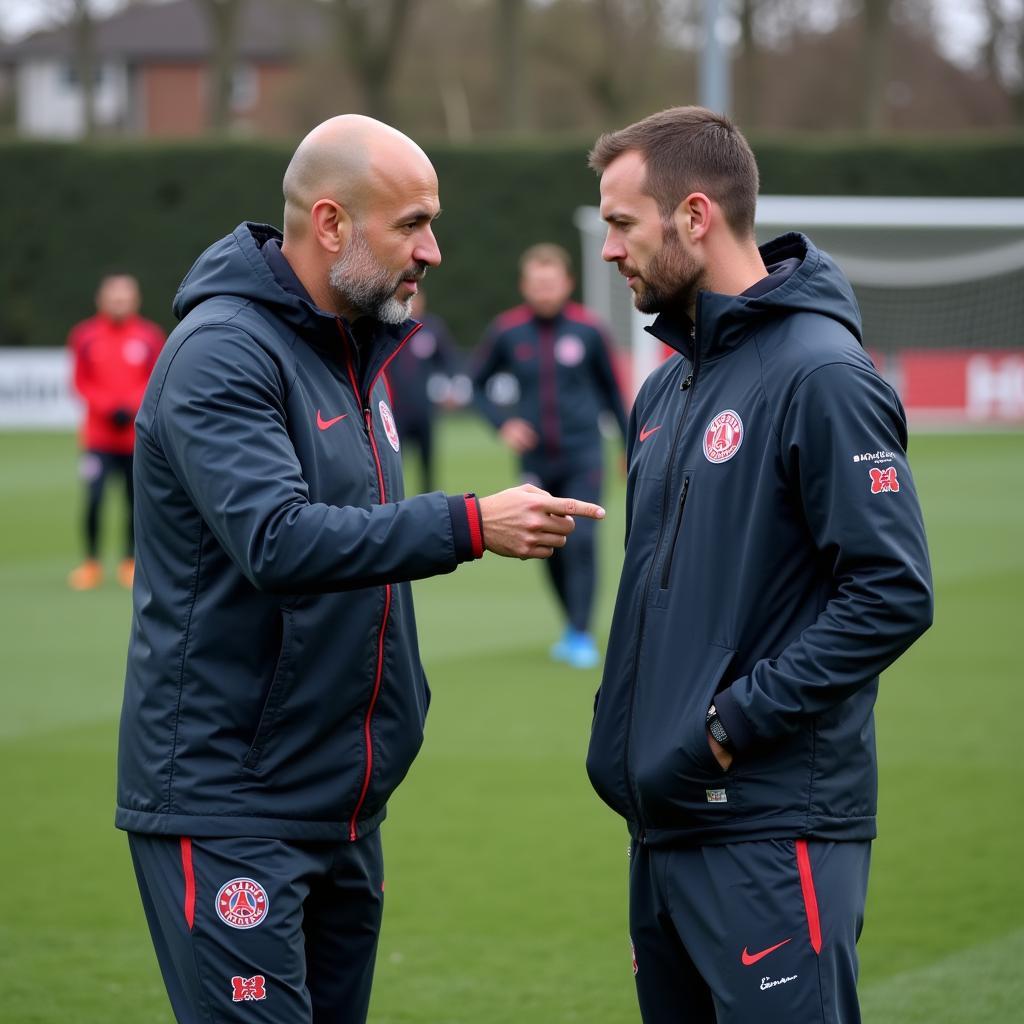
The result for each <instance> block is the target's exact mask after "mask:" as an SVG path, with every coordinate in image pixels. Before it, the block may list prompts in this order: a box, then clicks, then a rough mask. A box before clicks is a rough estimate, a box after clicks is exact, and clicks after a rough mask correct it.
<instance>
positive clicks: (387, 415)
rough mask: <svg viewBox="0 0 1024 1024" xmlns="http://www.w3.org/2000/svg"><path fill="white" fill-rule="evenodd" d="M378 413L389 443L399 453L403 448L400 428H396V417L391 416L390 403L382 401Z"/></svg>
mask: <svg viewBox="0 0 1024 1024" xmlns="http://www.w3.org/2000/svg"><path fill="white" fill-rule="evenodd" d="M377 411H378V412H379V413H380V421H381V423H382V424H383V425H384V433H385V434H387V436H388V443H389V444H390V445H391V447H392V448H394V449H395V451H396V452H397V451H398V449H399V448H401V447H402V443H401V441H399V440H398V427H396V426H395V417H394V416H392V415H391V410H390V409H389V408H388V403H387V402H385V401H384V399H383V398H382V399H381V400H380V405H378V406H377Z"/></svg>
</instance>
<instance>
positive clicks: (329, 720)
mask: <svg viewBox="0 0 1024 1024" xmlns="http://www.w3.org/2000/svg"><path fill="white" fill-rule="evenodd" d="M280 237H281V236H280V234H279V233H278V232H277V231H275V230H274V229H273V228H270V227H267V226H265V225H257V224H242V225H241V226H239V227H238V228H237V229H236V230H235V231H234V233H233V234H232V235H229V236H228V237H227V238H224V239H222V240H221V241H219V242H217V243H216V244H214V245H213V246H211V247H210V248H209V249H208V250H207V251H206V252H205V253H204V254H203V255H202V256H201V257H200V258H199V260H198V261H197V262H196V264H195V265H194V266H193V267H192V269H191V270H190V271H189V274H188V276H187V277H186V278H185V280H184V282H183V283H182V285H181V288H180V289H179V291H178V294H177V297H176V298H175V302H174V312H175V315H176V316H177V317H178V318H179V320H180V323H179V325H178V326H177V328H176V329H175V330H174V331H173V333H172V334H171V336H170V338H169V339H168V342H167V345H166V346H165V348H164V350H163V353H162V354H161V357H160V359H159V361H158V363H157V365H156V368H155V370H154V373H153V376H152V378H151V380H150V384H149V387H148V389H147V391H146V395H145V398H144V400H143V403H142V408H141V410H140V412H139V416H138V419H137V422H136V429H137V434H138V437H137V443H136V455H135V495H136V497H135V516H136V535H137V552H136V572H135V587H134V611H133V617H132V627H131V641H130V647H129V651H128V668H127V676H126V681H125V695H124V705H123V711H122V716H121V733H120V746H119V753H118V798H117V802H118V807H117V814H116V823H117V825H118V826H119V827H121V828H123V829H127V830H131V831H136V832H150V833H167V834H172V835H188V836H204V835H206V836H233V835H241V836H270V837H275V836H279V837H283V838H292V839H339V838H348V839H356V838H358V837H359V836H362V835H364V834H366V833H367V832H369V831H371V830H372V829H374V828H375V827H376V826H377V825H378V824H379V822H380V821H381V819H382V818H383V816H384V813H385V805H386V802H387V799H388V797H389V796H390V794H391V792H392V791H393V790H394V788H395V787H396V786H397V785H398V783H399V782H400V781H401V779H402V778H403V776H404V775H405V774H406V771H407V770H408V768H409V765H410V763H411V762H412V760H413V758H414V756H415V755H416V752H417V750H418V749H419V747H420V743H421V740H422V729H423V722H424V717H425V715H426V712H427V705H428V703H429V690H428V687H427V681H426V678H425V676H424V673H423V668H422V666H421V663H420V658H419V653H418V647H417V639H416V624H415V620H414V616H413V606H412V595H411V592H410V588H409V585H408V582H407V581H409V580H413V579H419V578H422V577H426V576H432V575H435V574H438V573H445V572H450V571H452V570H453V569H454V568H455V567H456V566H457V565H458V564H459V562H461V561H464V560H467V559H470V558H473V557H478V556H479V555H480V554H482V551H483V544H482V534H481V530H480V519H479V508H478V505H477V502H476V499H475V498H474V497H473V496H472V495H456V496H446V495H444V494H441V493H433V494H424V495H419V496H416V497H414V498H410V499H408V500H403V498H402V467H401V457H400V454H399V449H400V444H401V442H400V438H399V436H398V433H397V430H396V427H395V422H394V417H393V415H392V413H391V410H390V407H389V403H388V398H387V392H386V389H385V385H384V380H383V372H384V370H385V368H386V366H387V364H388V362H389V360H391V359H392V358H393V357H394V355H395V353H396V352H397V351H398V350H399V348H400V346H401V345H402V344H403V343H404V341H405V340H406V339H407V338H408V337H409V336H410V335H411V334H413V333H414V332H415V330H416V329H417V325H415V324H414V323H412V322H408V323H406V324H404V325H402V327H401V328H397V329H391V328H384V327H383V326H382V325H379V324H372V323H370V324H368V322H367V321H363V320H361V321H358V322H357V323H356V325H355V331H353V329H351V328H350V326H349V325H348V324H347V323H346V322H345V321H343V320H341V319H340V318H337V317H335V316H333V315H331V314H328V313H325V312H323V311H322V310H319V309H318V308H317V307H316V306H315V305H313V303H312V301H311V300H310V299H309V296H308V295H307V294H306V292H305V290H304V289H303V288H302V286H301V284H300V283H299V282H298V279H297V278H296V277H295V276H294V274H293V273H292V272H291V270H290V268H289V267H288V264H287V261H286V260H285V259H284V257H283V256H282V254H281V252H280V249H279V240H280ZM274 268H276V269H274ZM366 326H369V327H370V329H369V330H364V329H363V328H365V327H366ZM356 335H358V341H357V339H356Z"/></svg>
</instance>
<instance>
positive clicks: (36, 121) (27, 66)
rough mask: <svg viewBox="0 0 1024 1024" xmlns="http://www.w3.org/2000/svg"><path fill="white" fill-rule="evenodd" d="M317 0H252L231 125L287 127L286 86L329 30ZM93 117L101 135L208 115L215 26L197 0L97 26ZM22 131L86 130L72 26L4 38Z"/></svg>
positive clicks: (250, 129) (3, 63) (3, 55)
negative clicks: (299, 63)
mask: <svg viewBox="0 0 1024 1024" xmlns="http://www.w3.org/2000/svg"><path fill="white" fill-rule="evenodd" d="M325 22H326V16H325V14H324V12H323V10H322V8H320V7H319V6H318V5H317V4H316V3H315V2H309V0H245V2H244V3H243V4H242V7H241V13H240V18H239V32H238V42H237V62H236V66H235V73H234V91H233V96H232V104H231V109H232V125H231V128H232V132H235V133H238V134H243V135H245V134H248V135H261V136H267V135H271V136H272V135H287V134H289V132H290V129H291V128H292V126H291V125H290V123H289V117H288V111H287V94H288V89H289V86H290V84H291V82H292V81H293V79H294V76H295V74H296V63H297V61H298V59H299V58H300V56H301V55H302V54H303V52H304V51H306V50H307V49H309V48H311V47H313V46H315V45H316V43H317V41H318V40H320V39H322V38H323V34H324V32H325V31H327V29H328V25H327V24H326V23H325ZM93 38H94V42H93V51H94V60H95V65H96V72H95V74H96V79H95V100H94V104H95V116H96V124H97V128H98V131H99V132H100V133H101V134H103V135H129V136H145V137H152V138H189V137H195V136H199V135H203V134H204V133H205V132H206V131H207V128H208V124H209V88H210V82H211V69H210V66H209V63H210V53H211V50H212V46H211V31H210V26H209V23H208V21H207V16H206V13H205V11H204V10H203V5H202V4H201V3H200V2H199V0H167V2H156V3H137V4H132V5H130V6H128V7H126V8H124V9H123V10H121V11H119V12H117V13H116V14H113V15H111V16H110V17H108V18H105V19H97V20H96V22H95V29H94V37H93ZM0 68H2V69H5V70H6V72H7V78H8V82H9V83H10V85H11V87H12V88H13V90H14V95H15V112H16V129H17V131H18V133H19V134H21V135H23V136H32V137H37V138H40V137H41V138H65V139H74V138H78V137H80V136H81V135H82V134H84V122H85V117H84V110H83V100H82V90H81V88H80V85H79V79H78V71H77V67H76V60H75V47H74V36H73V30H72V29H71V28H70V27H67V26H64V27H60V28H55V29H49V30H46V31H40V32H35V33H33V34H32V35H29V36H27V37H25V38H24V39H22V40H20V41H19V42H17V43H12V44H9V45H6V46H2V47H0Z"/></svg>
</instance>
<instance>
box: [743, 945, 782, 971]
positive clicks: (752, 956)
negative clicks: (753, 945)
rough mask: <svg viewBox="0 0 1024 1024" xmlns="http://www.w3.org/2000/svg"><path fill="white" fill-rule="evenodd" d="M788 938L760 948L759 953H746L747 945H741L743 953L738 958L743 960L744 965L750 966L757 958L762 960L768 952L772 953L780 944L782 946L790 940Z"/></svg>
mask: <svg viewBox="0 0 1024 1024" xmlns="http://www.w3.org/2000/svg"><path fill="white" fill-rule="evenodd" d="M792 941H793V940H792V939H791V938H790V939H783V940H782V941H781V942H776V943H775V945H774V946H769V947H768V948H767V949H762V950H761V952H760V953H748V952H747V947H746V946H744V947H743V953H742V955H741V956H740V959H741V960H742V961H743V966H744V967H750V966H752V965H753V964H756V963H757V961H758V960H763V959H764V958H765V957H766V956H767V955H768V954H769V953H774V952H775V950H777V949H778V948H779V947H780V946H784V945H785V944H786V943H787V942H792Z"/></svg>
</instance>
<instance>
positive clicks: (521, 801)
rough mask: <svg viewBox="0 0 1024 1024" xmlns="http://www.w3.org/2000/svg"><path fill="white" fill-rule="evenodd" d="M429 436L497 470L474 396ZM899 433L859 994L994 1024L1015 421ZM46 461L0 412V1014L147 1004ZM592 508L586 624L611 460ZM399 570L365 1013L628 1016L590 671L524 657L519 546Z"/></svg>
mask: <svg viewBox="0 0 1024 1024" xmlns="http://www.w3.org/2000/svg"><path fill="white" fill-rule="evenodd" d="M440 447H441V456H442V477H443V479H442V482H443V484H444V485H445V486H446V487H447V488H448V489H451V490H465V489H474V490H476V491H478V492H479V493H486V492H488V491H489V490H492V489H496V488H499V487H501V486H505V485H507V484H508V483H510V482H511V481H512V469H511V464H510V460H509V458H508V457H507V456H506V455H505V454H504V453H503V452H502V451H501V450H499V448H498V447H497V445H496V443H495V442H494V441H493V439H492V438H490V437H489V436H488V435H487V434H486V433H485V432H484V430H483V429H482V428H481V427H480V426H478V425H477V424H476V423H475V422H471V421H468V420H465V419H461V418H456V419H452V420H450V421H448V422H446V423H445V425H444V428H443V436H442V438H441V445H440ZM911 458H912V463H913V466H914V469H915V474H916V477H917V480H918V484H919V487H920V491H921V495H922V500H923V503H924V509H925V515H926V519H927V522H928V528H929V534H930V540H931V547H932V555H933V560H934V569H935V580H936V585H937V614H936V620H935V626H934V627H933V629H932V631H931V632H930V633H929V634H928V635H927V636H926V637H925V638H924V639H923V640H922V641H921V642H920V643H919V644H918V645H917V646H916V647H915V648H914V649H913V650H912V651H911V652H910V654H909V655H907V656H906V657H905V658H904V659H903V660H902V661H901V662H900V663H899V664H898V665H897V666H896V667H895V668H894V669H892V670H891V671H890V672H889V673H888V674H887V675H886V676H885V678H884V679H883V682H882V695H881V699H880V705H879V709H878V723H879V729H878V731H879V749H880V763H881V809H880V832H881V836H880V839H879V841H878V842H877V843H876V844H875V849H874V863H873V868H872V879H871V892H870V898H869V905H868V915H867V925H866V928H865V932H864V935H863V938H862V940H861V946H860V951H861V964H862V986H861V988H862V994H863V1002H864V1010H865V1020H866V1021H867V1022H868V1024H914V1022H922V1024H923V1022H928V1024H987V1022H992V1024H996V1022H998V1024H1008V1022H1012V1021H1024V972H1022V971H1021V968H1020V964H1021V961H1022V959H1024V893H1022V884H1021V881H1020V878H1021V865H1022V864H1024V786H1022V781H1024V771H1022V764H1024V756H1022V754H1024V749H1022V748H1024V742H1022V741H1024V725H1022V722H1024V686H1022V673H1021V667H1020V666H1021V649H1020V647H1019V646H1018V641H1019V639H1020V638H1019V637H1018V635H1017V634H1018V632H1019V631H1021V630H1022V625H1021V611H1022V608H1024V526H1022V524H1024V511H1022V509H1024V435H1016V434H998V435H984V436H983V435H974V436H965V435H934V436H920V437H915V438H914V440H913V443H912V446H911ZM75 463H76V453H75V444H74V441H73V439H72V438H71V437H70V436H65V435H57V436H53V435H50V436H46V435H35V434H31V435H10V434H8V435H0V469H2V472H0V637H2V670H0V678H2V696H3V703H2V708H3V712H2V714H0V780H2V794H3V826H4V835H3V839H2V841H0V879H2V881H0V950H2V953H0V1019H2V1020H3V1021H5V1022H10V1024H36V1022H39V1024H42V1022H47V1024H50V1022H53V1024H56V1022H65V1021H74V1022H75V1024H100V1022H102V1024H110V1022H132V1024H140V1022H153V1024H160V1022H163V1024H166V1022H169V1021H170V1020H171V1016H170V1012H169V1009H168V1008H167V1005H166V1000H165V996H164V992H163V989H162V986H161V982H160V978H159V975H158V973H157V968H156V962H155V959H154V956H153V953H152V950H151V948H150V943H149V938H148V934H147V932H146V928H145V923H144V920H143V916H142V912H141V909H140V905H139V899H138V894H137V892H136V889H135V883H134V879H133V877H132V874H131V869H130V865H129V860H128V854H127V849H126V844H125V840H124V837H123V835H122V834H120V833H118V832H116V831H115V830H114V828H113V826H112V816H113V798H114V752H115V739H116V725H117V713H118V708H119V704H120V694H121V685H122V679H123V669H124V653H125V644H126V640H127V634H128V622H129V613H130V602H129V599H128V597H127V595H126V594H125V593H124V592H123V591H120V590H119V589H118V588H117V586H116V584H114V583H112V582H111V583H109V584H107V585H106V586H104V588H103V589H102V590H100V591H99V592H96V593H92V594H74V593H71V592H69V591H68V590H67V589H66V587H65V584H64V576H65V573H66V572H67V570H68V569H69V568H70V566H71V565H72V564H73V562H74V560H75V558H76V556H77V537H76V521H77V518H78V510H79V506H80V495H79V488H78V484H77V482H76V480H75ZM410 476H411V478H412V479H413V480H415V479H416V471H415V468H413V469H411V470H410ZM112 497H115V498H117V497H119V496H118V495H112ZM606 504H607V507H608V509H609V517H608V521H607V523H606V524H605V525H603V526H602V527H601V533H602V549H603V565H602V569H603V572H602V584H601V593H600V614H599V630H598V631H599V634H601V633H602V631H603V630H604V629H606V627H607V622H608V618H609V615H610V612H611V605H612V600H613V595H614V586H615V578H616V573H617V566H618V560H619V559H620V557H621V535H622V523H623V513H622V482H621V480H619V479H618V478H617V476H616V475H615V474H612V482H611V484H610V486H609V488H608V494H607V496H606ZM115 507H116V506H115V505H111V506H110V511H111V512H112V511H113V509H114V508H115ZM110 518H112V517H108V522H107V528H106V534H107V536H108V538H109V539H110V543H109V544H108V546H107V547H108V552H109V557H108V564H109V565H110V566H111V567H113V564H114V559H115V556H116V552H115V550H114V526H115V524H114V523H112V522H110ZM416 590H417V607H418V612H419V624H420V636H421V640H422V647H423V653H424V658H425V661H426V665H427V669H428V673H429V675H430V679H431V683H432V686H433V690H434V704H433V707H432V708H431V714H430V721H429V723H428V729H427V740H426V743H425V746H424V749H423V752H422V754H421V756H420V758H419V760H418V761H417V762H416V764H415V765H414V766H413V769H412V771H411V773H410V775H409V778H408V779H407V781H406V782H405V784H404V785H403V786H402V788H401V789H400V790H399V791H398V793H397V794H396V796H395V798H394V799H393V801H392V804H391V809H390V816H389V818H388V820H387V822H386V823H385V825H384V832H383V835H384V846H385V853H386V861H387V897H386V910H385V921H384V929H383V933H382V937H381V946H380V956H379V960H378V967H377V979H376V987H375V994H374V999H373V1007H372V1011H371V1020H372V1021H373V1022H374V1024H463V1022H465V1024H469V1022H472V1024H482V1022H486V1024H505V1022H508V1024H512V1022H517V1024H518V1022H521V1021H523V1020H532V1021H536V1022H538V1024H556V1022H557V1024H561V1022H574V1021H578V1022H585V1024H626V1022H635V1021H637V1020H638V1014H637V1011H636V1008H635V1001H634V996H633V991H632V975H631V970H630V957H629V942H628V937H627V928H626V908H625V903H626V885H625V877H626V876H625V873H626V842H627V839H626V833H625V830H624V828H623V827H622V824H621V823H620V822H619V821H618V819H617V818H615V816H614V815H613V814H612V813H611V812H610V811H608V810H607V809H606V808H604V807H603V805H602V804H600V803H599V801H598V800H597V798H596V797H595V796H594V795H593V793H592V792H591V790H590V788H589V784H588V782H587V779H586V775H585V772H584V767H583V759H584V752H585V749H586V742H587V733H588V729H589V724H590V716H591V707H592V697H593V692H594V689H595V687H596V685H597V682H598V678H599V675H598V672H596V671H595V672H573V671H572V670H569V669H565V668H560V667H557V666H555V665H553V664H552V663H551V662H549V660H548V658H547V649H548V646H549V645H550V643H551V642H552V641H553V640H554V639H555V636H556V634H557V632H558V628H559V626H558V622H557V617H556V615H555V612H554V607H553V605H552V602H551V600H550V598H549V597H548V595H547V591H546V589H545V585H544V582H543V578H542V569H541V567H540V566H539V565H526V564H520V563H518V562H514V561H504V560H499V559H497V558H495V557H493V556H490V557H488V558H486V559H484V560H483V562H481V563H478V564H474V565H471V566H466V567H464V568H462V569H460V570H459V571H458V572H457V573H456V574H455V575H454V576H449V577H444V578H441V579H438V580H431V581H427V582H424V583H422V584H417V588H416Z"/></svg>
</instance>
